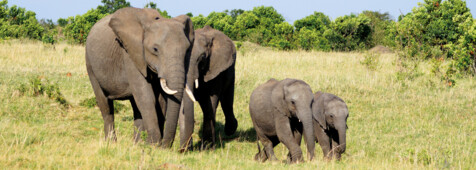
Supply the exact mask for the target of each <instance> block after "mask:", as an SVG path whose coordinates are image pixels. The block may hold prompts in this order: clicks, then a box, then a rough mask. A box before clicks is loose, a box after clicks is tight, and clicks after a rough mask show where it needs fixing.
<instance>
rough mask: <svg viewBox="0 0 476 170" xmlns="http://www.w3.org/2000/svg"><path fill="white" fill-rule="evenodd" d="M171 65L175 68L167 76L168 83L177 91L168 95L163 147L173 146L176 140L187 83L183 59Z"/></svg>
mask: <svg viewBox="0 0 476 170" xmlns="http://www.w3.org/2000/svg"><path fill="white" fill-rule="evenodd" d="M170 65H171V66H174V68H172V69H171V70H172V71H171V72H169V75H168V76H167V85H168V87H169V88H171V89H173V90H175V91H177V93H175V94H173V95H167V106H166V107H167V111H166V113H165V114H166V115H165V120H166V121H165V128H164V135H163V139H162V146H163V147H171V146H172V143H173V142H174V138H175V132H176V130H177V122H178V117H179V111H180V104H181V103H182V96H183V92H184V84H185V68H184V64H183V61H182V62H181V63H180V62H178V63H172V64H170Z"/></svg>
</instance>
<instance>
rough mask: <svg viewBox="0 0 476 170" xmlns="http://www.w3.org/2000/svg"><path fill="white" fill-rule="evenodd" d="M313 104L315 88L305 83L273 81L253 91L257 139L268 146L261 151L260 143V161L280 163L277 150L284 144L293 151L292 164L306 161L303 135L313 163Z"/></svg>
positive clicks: (290, 151) (289, 158)
mask: <svg viewBox="0 0 476 170" xmlns="http://www.w3.org/2000/svg"><path fill="white" fill-rule="evenodd" d="M312 101H313V93H312V90H311V87H309V85H308V84H306V83H305V82H304V81H301V80H295V79H285V80H282V81H278V80H275V79H270V80H269V81H268V82H266V83H264V84H262V85H260V86H259V87H258V88H256V89H255V90H254V91H253V93H252V94H251V98H250V108H249V109H250V114H251V119H252V120H253V126H254V128H255V130H256V135H257V137H258V139H259V141H261V144H262V145H263V146H264V148H263V150H260V147H259V143H258V150H259V152H258V153H257V154H256V155H255V159H256V160H260V161H266V160H267V159H271V160H277V159H276V156H275V155H274V151H273V148H274V146H276V145H277V144H279V143H280V142H282V143H283V144H284V145H286V147H287V148H288V150H289V154H288V162H291V163H295V162H300V161H302V160H303V159H302V151H301V147H300V144H301V134H304V138H305V141H306V144H307V150H308V158H309V160H312V158H313V157H314V147H315V138H314V133H313V123H312V121H313V119H312V109H311V105H312ZM303 132H304V133H303Z"/></svg>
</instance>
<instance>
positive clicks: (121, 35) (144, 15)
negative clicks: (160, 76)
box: [109, 7, 161, 77]
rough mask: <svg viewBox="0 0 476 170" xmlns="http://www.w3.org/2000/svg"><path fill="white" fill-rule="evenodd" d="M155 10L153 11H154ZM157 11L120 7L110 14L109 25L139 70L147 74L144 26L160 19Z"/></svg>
mask: <svg viewBox="0 0 476 170" xmlns="http://www.w3.org/2000/svg"><path fill="white" fill-rule="evenodd" d="M154 11H155V12H154ZM160 18H161V16H160V14H159V12H157V11H156V10H151V9H139V8H132V7H128V8H122V9H119V10H117V11H116V12H115V13H114V14H112V17H111V20H110V21H109V27H111V28H112V30H113V32H114V34H116V36H117V39H118V40H119V41H120V43H121V44H122V45H123V47H124V48H125V50H126V51H127V53H128V54H129V57H130V58H131V60H132V61H133V62H134V65H135V66H136V68H137V69H138V70H139V72H140V73H141V74H142V75H143V76H144V77H146V76H147V63H146V61H145V59H144V50H143V49H144V44H143V42H142V41H143V37H144V28H145V27H146V26H148V25H149V24H150V23H152V22H153V21H155V20H158V19H160Z"/></svg>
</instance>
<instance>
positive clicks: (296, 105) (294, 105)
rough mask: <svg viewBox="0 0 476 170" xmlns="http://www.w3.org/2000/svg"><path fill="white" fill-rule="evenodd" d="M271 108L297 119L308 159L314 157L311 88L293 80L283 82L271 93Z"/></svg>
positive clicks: (302, 82)
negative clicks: (301, 128) (301, 129)
mask: <svg viewBox="0 0 476 170" xmlns="http://www.w3.org/2000/svg"><path fill="white" fill-rule="evenodd" d="M271 98H272V103H273V106H275V107H276V109H277V110H278V111H279V112H280V113H281V114H285V116H287V117H289V118H290V119H291V118H297V119H298V120H299V122H302V126H303V131H304V132H303V134H304V140H305V141H306V145H307V150H308V152H307V153H308V158H309V160H312V158H313V157H314V148H315V141H314V139H315V138H314V132H313V129H314V128H313V123H312V120H313V119H312V108H311V106H312V103H313V94H312V90H311V87H309V85H308V84H306V83H305V82H304V81H301V80H295V79H285V80H283V81H282V82H281V83H280V85H279V86H277V88H274V89H273V91H272V97H271Z"/></svg>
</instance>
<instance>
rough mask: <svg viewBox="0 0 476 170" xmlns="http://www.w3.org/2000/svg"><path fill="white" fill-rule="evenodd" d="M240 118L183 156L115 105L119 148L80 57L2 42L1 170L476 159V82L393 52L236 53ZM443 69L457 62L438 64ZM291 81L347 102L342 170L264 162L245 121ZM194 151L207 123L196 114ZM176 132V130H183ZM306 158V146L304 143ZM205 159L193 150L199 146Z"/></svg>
mask: <svg viewBox="0 0 476 170" xmlns="http://www.w3.org/2000/svg"><path fill="white" fill-rule="evenodd" d="M237 58H238V60H237V64H236V69H237V70H239V71H237V72H236V82H235V83H236V89H235V114H236V117H237V119H238V123H239V126H238V130H237V133H236V134H234V135H233V136H225V135H224V132H223V128H224V116H223V112H222V111H221V109H219V110H218V113H217V127H218V128H217V129H218V131H219V133H217V135H218V136H217V138H218V140H219V144H218V146H217V149H216V150H214V151H197V150H195V151H191V152H188V153H183V154H181V153H179V152H178V149H179V146H178V140H179V139H178V135H177V136H176V140H175V141H176V142H175V143H174V146H173V147H172V148H171V149H159V148H155V147H153V146H151V145H149V144H146V143H143V142H139V143H137V144H134V142H133V118H132V110H131V106H130V104H129V102H118V103H116V104H115V106H116V109H117V110H116V111H117V114H116V116H115V117H116V118H115V119H116V121H115V122H116V130H117V135H118V141H117V142H115V143H114V142H106V141H104V134H103V131H102V126H103V121H102V118H101V114H100V112H99V109H98V108H97V107H95V104H94V100H91V98H92V97H94V94H93V92H92V88H91V85H90V83H89V80H88V76H87V74H86V68H85V61H84V47H83V46H81V45H68V44H64V43H59V44H57V45H56V47H55V48H53V47H51V46H44V44H42V43H41V42H38V41H27V40H4V41H2V42H1V43H0V63H2V64H1V67H0V103H2V104H1V105H0V132H1V133H0V149H1V150H2V152H0V167H6V168H15V169H16V168H28V169H36V168H46V169H55V168H65V169H70V168H81V169H83V168H84V169H92V168H112V169H117V168H121V169H122V168H127V169H129V168H131V169H132V168H148V169H149V168H150V169H156V168H174V167H186V168H191V169H263V168H264V169H288V168H293V169H298V168H305V169H311V168H316V167H319V168H326V169H327V168H329V169H342V168H352V169H354V168H357V169H367V168H371V169H392V168H396V169H401V168H406V169H420V168H429V169H436V168H438V169H440V168H441V169H445V168H448V169H470V168H472V167H475V166H476V164H475V162H474V159H475V158H476V143H475V142H476V125H475V123H474V120H476V114H475V112H474V111H475V110H474V108H475V107H476V96H475V95H474V94H475V93H476V80H475V79H473V78H457V79H456V81H457V82H458V84H457V85H455V86H452V87H450V86H448V84H447V83H445V82H442V81H441V80H440V77H439V76H435V74H434V73H433V72H432V70H433V69H434V64H433V63H432V62H431V61H413V60H401V59H400V58H399V57H397V56H396V55H395V54H382V55H379V54H375V55H368V54H365V53H343V52H317V51H301V50H300V51H276V50H273V49H271V48H264V47H260V46H257V45H255V44H252V43H243V45H242V46H241V47H240V48H239V50H238V56H237ZM441 62H442V65H446V64H449V63H450V61H447V60H444V61H441ZM286 77H293V78H297V79H302V80H304V81H306V82H307V83H308V84H310V86H311V87H312V89H313V91H314V92H316V91H318V90H321V91H325V92H330V93H334V94H336V95H338V96H340V97H342V98H343V99H344V100H345V101H346V102H347V104H348V107H349V111H350V116H349V119H348V126H349V129H348V132H347V141H348V143H347V150H346V152H345V154H344V155H343V158H342V160H341V161H325V160H323V158H322V156H321V155H322V152H321V150H320V148H319V147H316V155H318V156H317V157H316V159H315V160H314V161H311V162H305V163H302V164H295V165H287V164H285V163H284V161H285V159H286V154H287V152H288V150H287V149H286V148H285V147H284V145H278V146H277V147H276V148H275V152H276V156H277V157H278V159H280V160H282V161H283V162H275V163H270V162H267V163H259V162H256V161H254V160H253V157H254V154H256V153H257V147H256V136H255V132H254V129H253V125H252V122H251V119H250V115H249V112H248V100H249V96H250V94H251V92H252V91H253V89H254V88H256V87H257V86H258V85H259V84H261V83H264V82H266V81H267V80H268V79H269V78H277V79H284V78H286ZM195 110H196V111H195V113H196V123H195V133H194V134H193V138H194V139H195V141H194V142H195V143H194V144H195V146H196V147H199V146H198V143H199V142H198V141H197V139H199V138H200V137H199V136H200V135H199V131H200V127H201V124H202V114H201V111H200V108H198V106H197V107H196V108H195ZM177 133H178V132H177ZM302 147H303V151H304V154H305V152H306V151H305V150H306V149H304V145H302ZM196 149H197V148H196Z"/></svg>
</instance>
